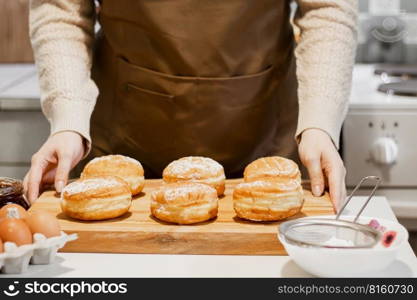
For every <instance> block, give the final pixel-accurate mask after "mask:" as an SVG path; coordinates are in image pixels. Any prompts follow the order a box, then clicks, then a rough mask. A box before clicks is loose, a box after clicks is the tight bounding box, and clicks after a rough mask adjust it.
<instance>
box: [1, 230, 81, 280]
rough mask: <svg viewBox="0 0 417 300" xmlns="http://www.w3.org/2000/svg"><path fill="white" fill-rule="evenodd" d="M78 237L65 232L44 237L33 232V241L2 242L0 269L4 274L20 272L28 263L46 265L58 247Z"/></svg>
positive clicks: (54, 255)
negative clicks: (20, 242)
mask: <svg viewBox="0 0 417 300" xmlns="http://www.w3.org/2000/svg"><path fill="white" fill-rule="evenodd" d="M77 238H78V236H77V234H75V233H74V234H66V233H65V232H63V231H61V235H59V236H54V237H51V238H46V237H45V236H44V235H43V234H40V233H35V234H34V235H33V243H32V244H30V245H22V246H17V245H16V244H15V243H11V242H6V243H4V252H3V253H0V269H1V272H2V273H5V274H21V273H24V272H26V271H27V268H28V266H29V263H30V264H33V265H47V264H50V263H52V262H53V261H54V259H55V257H56V253H57V252H58V249H60V248H62V247H64V245H65V244H66V243H67V242H70V241H74V240H76V239H77Z"/></svg>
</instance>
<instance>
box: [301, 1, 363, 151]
mask: <svg viewBox="0 0 417 300" xmlns="http://www.w3.org/2000/svg"><path fill="white" fill-rule="evenodd" d="M297 2H298V12H297V14H296V17H295V24H296V26H297V27H298V28H299V29H300V39H299V43H298V45H297V47H296V50H295V55H296V59H297V78H298V85H299V86H298V98H299V115H298V126H297V132H296V138H297V139H299V137H300V135H301V133H302V132H303V131H304V130H306V129H309V128H318V129H321V130H323V131H325V132H327V133H328V134H329V136H330V137H331V138H332V140H333V143H334V144H335V145H336V147H338V146H339V136H340V130H341V127H342V123H343V120H344V118H345V116H346V112H347V109H348V100H349V95H350V88H351V81H352V68H353V64H354V57H355V52H356V35H357V28H356V23H357V6H358V3H357V0H297Z"/></svg>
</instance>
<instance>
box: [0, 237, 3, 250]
mask: <svg viewBox="0 0 417 300" xmlns="http://www.w3.org/2000/svg"><path fill="white" fill-rule="evenodd" d="M3 252H4V248H3V241H2V240H1V239H0V253H3Z"/></svg>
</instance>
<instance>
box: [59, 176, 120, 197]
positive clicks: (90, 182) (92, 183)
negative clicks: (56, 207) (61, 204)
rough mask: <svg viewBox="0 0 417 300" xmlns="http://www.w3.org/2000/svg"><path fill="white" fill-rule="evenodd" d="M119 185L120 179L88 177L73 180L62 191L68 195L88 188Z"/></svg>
mask: <svg viewBox="0 0 417 300" xmlns="http://www.w3.org/2000/svg"><path fill="white" fill-rule="evenodd" d="M118 185H121V183H120V181H117V180H116V179H112V178H89V179H84V180H80V181H74V182H72V183H70V184H68V185H67V186H66V187H65V188H64V189H63V191H62V194H61V195H63V194H64V193H66V194H68V195H75V194H78V193H83V192H86V191H89V190H93V189H98V188H106V187H115V186H118Z"/></svg>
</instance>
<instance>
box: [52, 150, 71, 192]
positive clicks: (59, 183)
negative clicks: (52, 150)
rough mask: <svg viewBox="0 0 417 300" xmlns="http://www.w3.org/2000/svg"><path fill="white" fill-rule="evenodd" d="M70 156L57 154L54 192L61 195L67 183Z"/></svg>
mask: <svg viewBox="0 0 417 300" xmlns="http://www.w3.org/2000/svg"><path fill="white" fill-rule="evenodd" d="M71 165H72V160H71V155H68V154H66V153H58V167H57V169H56V175H55V190H56V191H57V192H58V193H61V191H62V189H63V188H64V186H65V185H66V184H67V181H68V174H69V172H70V171H71Z"/></svg>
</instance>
